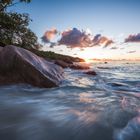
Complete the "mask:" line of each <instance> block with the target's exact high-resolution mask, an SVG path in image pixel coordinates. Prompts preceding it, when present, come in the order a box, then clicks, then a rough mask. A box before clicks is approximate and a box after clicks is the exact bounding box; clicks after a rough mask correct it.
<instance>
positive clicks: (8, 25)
mask: <svg viewBox="0 0 140 140" xmlns="http://www.w3.org/2000/svg"><path fill="white" fill-rule="evenodd" d="M30 1H31V0H0V45H2V46H5V45H16V46H19V47H23V48H30V47H34V48H39V46H40V45H38V43H37V36H36V35H35V33H33V32H32V31H31V30H30V29H29V28H28V26H29V23H30V21H31V19H30V18H29V15H28V14H20V13H17V12H7V11H6V9H7V8H8V7H10V6H13V5H15V4H18V3H22V2H25V3H29V2H30Z"/></svg>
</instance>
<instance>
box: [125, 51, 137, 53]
mask: <svg viewBox="0 0 140 140" xmlns="http://www.w3.org/2000/svg"><path fill="white" fill-rule="evenodd" d="M135 52H136V51H129V52H127V53H135Z"/></svg>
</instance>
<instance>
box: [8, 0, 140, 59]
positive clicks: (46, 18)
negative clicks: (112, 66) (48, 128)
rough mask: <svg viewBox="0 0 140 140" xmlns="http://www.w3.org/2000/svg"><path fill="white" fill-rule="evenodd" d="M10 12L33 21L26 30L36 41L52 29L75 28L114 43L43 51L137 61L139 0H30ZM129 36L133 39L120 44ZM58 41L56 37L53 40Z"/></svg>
mask: <svg viewBox="0 0 140 140" xmlns="http://www.w3.org/2000/svg"><path fill="white" fill-rule="evenodd" d="M10 10H11V11H12V10H13V11H14V10H16V11H18V12H21V13H23V12H24V13H25V12H26V13H29V14H30V17H31V19H33V22H32V23H31V24H30V28H31V29H32V30H33V31H34V32H35V33H36V34H37V36H38V38H39V41H41V39H40V38H41V37H42V36H43V34H44V33H45V32H46V31H47V30H49V29H51V28H56V29H57V30H58V31H60V32H63V31H65V30H67V29H73V28H77V29H79V30H84V31H88V32H90V33H92V35H93V36H96V35H97V34H101V35H102V36H105V37H107V38H109V39H111V40H113V42H114V43H112V44H111V45H109V46H107V47H103V46H102V45H96V46H93V47H84V48H82V49H81V48H78V47H76V48H72V47H71V48H70V47H69V48H67V46H66V45H59V46H58V45H57V46H55V47H53V48H50V47H49V46H48V45H47V44H46V45H45V46H44V48H43V49H44V50H51V51H55V52H58V53H62V54H68V55H73V56H79V57H83V58H85V59H88V58H111V59H122V58H125V59H135V58H137V59H140V37H139V36H137V35H138V34H139V33H140V0H42V1H40V0H32V2H31V3H30V4H28V5H27V4H20V5H18V6H14V7H12V8H10ZM129 35H133V36H134V37H136V40H134V41H133V40H132V41H131V40H130V41H128V42H124V41H125V39H126V38H128V36H129ZM58 39H60V37H58V36H57V37H56V38H55V39H54V40H53V41H56V40H58Z"/></svg>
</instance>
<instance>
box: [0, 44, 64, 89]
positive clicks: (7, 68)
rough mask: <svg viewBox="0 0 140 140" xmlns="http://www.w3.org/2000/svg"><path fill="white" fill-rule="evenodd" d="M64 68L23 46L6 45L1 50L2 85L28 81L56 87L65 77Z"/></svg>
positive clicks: (0, 78)
mask: <svg viewBox="0 0 140 140" xmlns="http://www.w3.org/2000/svg"><path fill="white" fill-rule="evenodd" d="M62 74H63V69H62V68H61V67H59V66H57V65H55V64H54V63H51V62H48V61H46V60H45V59H43V58H41V57H39V56H37V55H35V54H34V53H32V52H30V51H28V50H25V49H23V48H19V47H15V46H6V47H4V48H3V49H2V51H0V85H5V84H17V83H27V84H30V85H33V86H38V87H45V88H50V87H55V86H58V85H59V83H60V82H61V80H62V79H63V76H62Z"/></svg>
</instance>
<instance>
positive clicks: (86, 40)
mask: <svg viewBox="0 0 140 140" xmlns="http://www.w3.org/2000/svg"><path fill="white" fill-rule="evenodd" d="M61 35H62V37H61V39H60V40H59V44H60V45H66V46H68V47H70V48H75V47H79V48H85V47H90V46H91V45H92V40H91V35H90V33H89V32H88V33H87V32H85V31H80V30H79V29H77V28H73V29H69V30H66V31H64V32H62V34H61Z"/></svg>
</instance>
